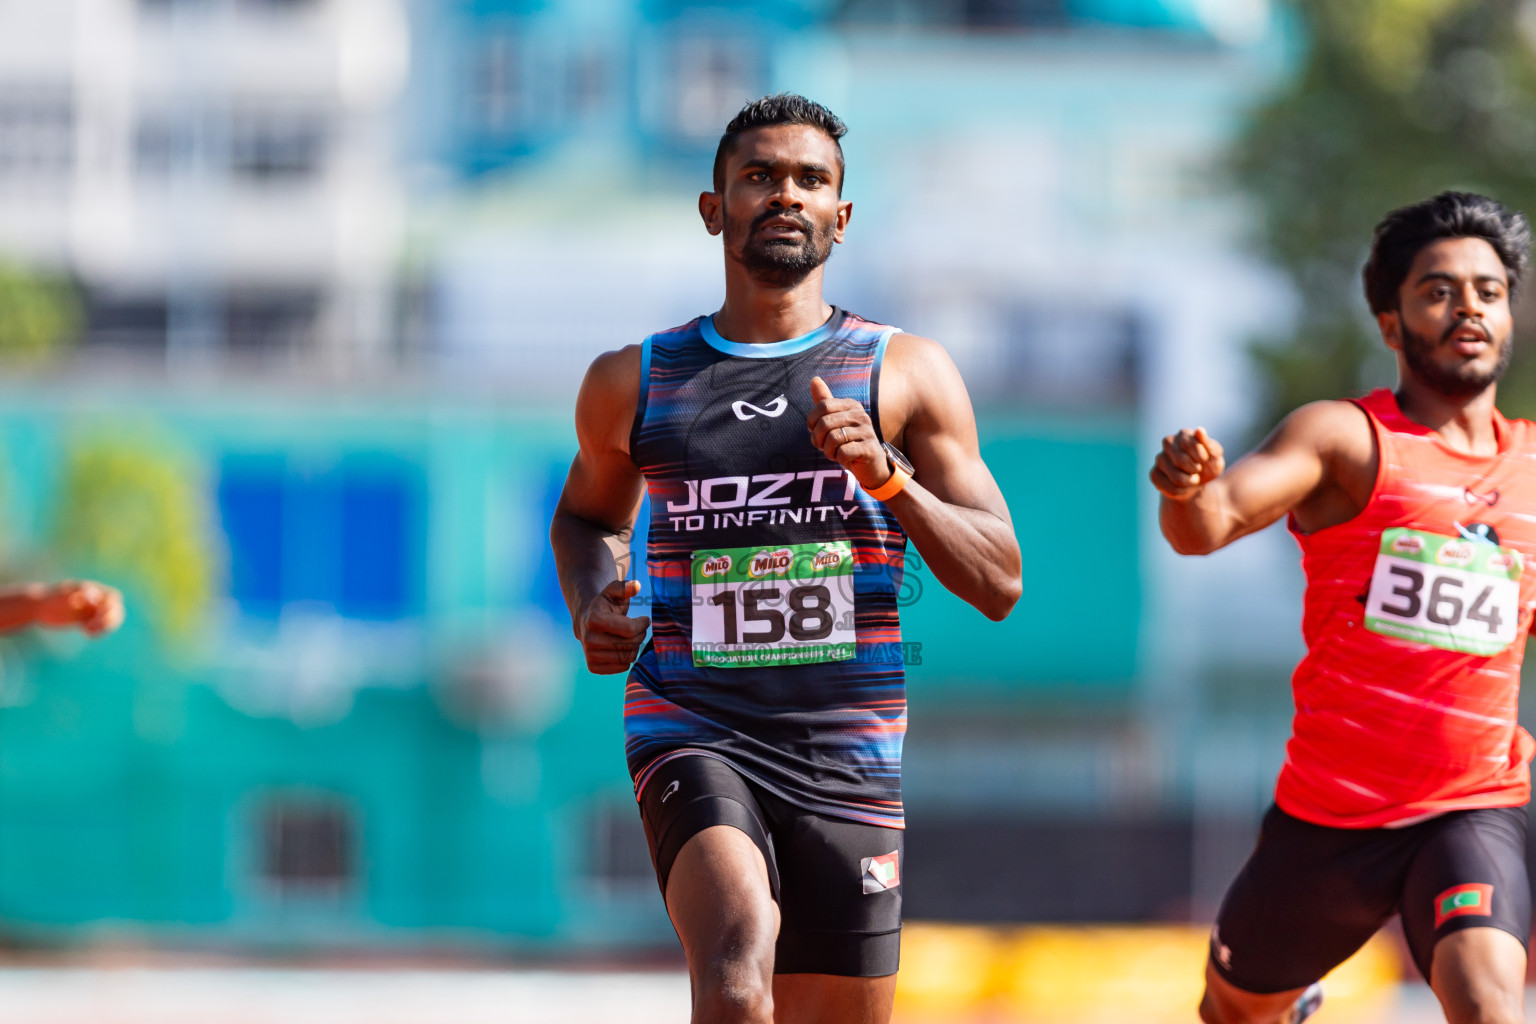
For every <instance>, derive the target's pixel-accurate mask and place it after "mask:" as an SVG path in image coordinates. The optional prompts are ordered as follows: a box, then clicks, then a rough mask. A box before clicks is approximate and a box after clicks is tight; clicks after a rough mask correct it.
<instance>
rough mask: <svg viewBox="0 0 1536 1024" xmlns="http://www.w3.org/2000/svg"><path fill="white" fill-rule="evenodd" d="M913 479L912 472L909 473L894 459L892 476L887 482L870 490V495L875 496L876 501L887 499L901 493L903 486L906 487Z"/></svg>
mask: <svg viewBox="0 0 1536 1024" xmlns="http://www.w3.org/2000/svg"><path fill="white" fill-rule="evenodd" d="M911 479H912V474H911V473H908V472H907V471H906V470H904V469H902V468H901V467H900V466H898V465H897V464H896V463H895V462H894V461H892V462H891V475H890V477H889V478H888V479H887V480H886V481H885V483H883V484H881V485H880V486H879V487H876V488H875V489H874V490H872V491H870V492H869V496H870V497H871V498H874V499H875V500H876V501H886V500H888V499H890V498H894V497H895V496H896V495H898V494H900V493H901V491H902V488H904V487H906V486H907V482H908V481H909V480H911Z"/></svg>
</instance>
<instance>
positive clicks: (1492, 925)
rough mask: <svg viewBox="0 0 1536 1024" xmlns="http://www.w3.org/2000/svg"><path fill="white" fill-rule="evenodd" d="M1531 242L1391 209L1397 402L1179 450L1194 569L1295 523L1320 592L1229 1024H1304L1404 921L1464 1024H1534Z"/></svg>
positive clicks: (1506, 220) (1465, 220) (1313, 597)
mask: <svg viewBox="0 0 1536 1024" xmlns="http://www.w3.org/2000/svg"><path fill="white" fill-rule="evenodd" d="M1529 246H1530V229H1529V226H1528V225H1527V223H1526V219H1525V217H1524V216H1523V215H1521V214H1519V213H1517V212H1514V211H1512V210H1508V209H1506V208H1504V207H1503V206H1501V205H1500V204H1498V203H1496V202H1494V201H1493V200H1491V199H1487V198H1484V197H1482V196H1475V195H1470V194H1467V193H1459V192H1446V193H1442V194H1441V195H1438V196H1436V197H1434V198H1433V199H1430V200H1427V201H1425V202H1422V203H1418V204H1415V205H1413V206H1408V207H1404V208H1402V209H1400V210H1395V211H1393V212H1392V213H1390V214H1388V215H1387V217H1386V218H1385V219H1384V220H1383V221H1382V222H1381V224H1379V225H1378V226H1377V228H1376V234H1375V239H1374V241H1373V244H1372V247H1371V254H1370V258H1369V260H1368V261H1367V263H1366V266H1365V272H1364V279H1365V292H1366V298H1367V300H1368V302H1369V303H1370V307H1371V311H1372V312H1373V313H1374V314H1375V316H1376V322H1377V325H1378V326H1379V328H1380V330H1381V335H1382V339H1383V340H1384V341H1385V342H1386V344H1387V347H1388V348H1390V349H1392V350H1393V351H1394V352H1395V353H1396V355H1397V362H1398V378H1399V386H1398V389H1397V391H1396V392H1390V391H1386V390H1381V391H1377V392H1374V393H1372V394H1370V395H1368V396H1366V397H1365V398H1363V399H1360V400H1358V401H1331V402H1316V403H1313V404H1311V405H1307V406H1303V407H1302V408H1300V409H1297V410H1296V411H1295V412H1293V413H1292V414H1291V415H1290V416H1288V417H1286V419H1285V420H1284V421H1283V422H1282V423H1281V424H1280V425H1279V426H1278V427H1277V428H1275V431H1274V432H1273V433H1272V434H1271V435H1270V436H1269V437H1268V438H1266V439H1265V441H1264V443H1263V444H1261V445H1260V446H1259V447H1258V448H1257V449H1256V450H1255V451H1253V452H1252V453H1250V454H1249V455H1246V456H1244V457H1243V458H1242V459H1241V460H1239V461H1238V462H1237V463H1236V464H1234V465H1233V466H1232V467H1231V469H1227V468H1226V464H1225V461H1224V459H1223V455H1222V449H1221V446H1220V445H1219V444H1217V443H1216V441H1214V440H1213V439H1212V438H1211V437H1210V436H1209V435H1208V434H1207V433H1206V432H1205V431H1204V430H1203V429H1194V430H1183V431H1180V432H1179V433H1177V434H1172V435H1169V436H1168V437H1166V438H1164V439H1163V451H1162V453H1161V454H1159V455H1158V457H1157V460H1156V464H1155V465H1154V467H1153V469H1152V483H1153V484H1154V485H1155V486H1156V487H1157V489H1158V490H1159V491H1160V492H1161V493H1162V502H1161V521H1162V529H1163V535H1164V536H1165V537H1167V538H1168V541H1169V543H1170V544H1172V545H1173V548H1174V549H1175V550H1176V551H1178V552H1179V553H1181V554H1207V553H1209V552H1211V551H1215V550H1216V549H1218V548H1220V547H1223V546H1224V545H1227V544H1230V543H1231V542H1232V541H1234V540H1236V539H1238V538H1239V537H1243V536H1246V535H1247V534H1250V533H1253V532H1255V531H1256V530H1260V529H1263V528H1264V527H1266V526H1268V525H1269V524H1271V523H1273V522H1275V521H1276V520H1277V519H1279V518H1281V517H1282V516H1285V517H1287V518H1288V521H1289V525H1290V528H1291V531H1292V532H1293V533H1294V534H1295V536H1296V538H1297V540H1298V542H1299V543H1300V545H1301V550H1302V566H1303V568H1304V569H1305V571H1306V578H1307V590H1306V605H1305V612H1304V616H1303V623H1302V630H1303V633H1304V635H1305V639H1306V642H1307V655H1306V657H1305V658H1303V659H1302V662H1301V664H1300V665H1299V666H1297V669H1296V673H1295V676H1294V678H1293V681H1292V683H1293V689H1294V694H1295V703H1296V716H1295V721H1294V724H1293V728H1292V736H1291V739H1290V742H1289V743H1288V744H1287V746H1286V760H1285V765H1284V767H1283V768H1282V769H1281V772H1280V779H1279V782H1278V784H1277V786H1276V791H1275V806H1273V807H1272V808H1270V810H1269V812H1268V814H1266V816H1265V818H1264V824H1263V828H1262V830H1261V833H1260V836H1259V842H1258V845H1257V846H1256V848H1255V849H1254V851H1253V854H1252V855H1251V856H1250V857H1249V860H1248V862H1247V864H1245V865H1244V867H1243V869H1242V871H1241V872H1240V873H1239V874H1238V877H1237V878H1236V880H1234V882H1233V883H1232V886H1231V888H1230V889H1228V891H1227V895H1226V898H1225V899H1224V900H1223V902H1222V906H1221V910H1220V912H1219V913H1218V915H1217V919H1216V926H1215V928H1214V929H1213V930H1212V933H1211V952H1210V959H1209V961H1208V963H1207V967H1206V992H1205V997H1204V999H1203V1000H1202V1002H1201V1005H1200V1016H1201V1018H1202V1019H1203V1020H1205V1021H1207V1022H1208V1024H1271V1022H1280V1024H1296V1022H1299V1021H1300V1020H1302V1019H1303V1018H1304V1017H1306V1016H1307V1015H1309V1014H1310V1013H1311V1012H1312V1011H1313V1010H1315V1009H1316V1008H1317V1005H1318V1003H1319V1002H1320V999H1321V992H1320V990H1319V989H1318V987H1317V985H1316V982H1317V981H1318V979H1320V978H1321V977H1322V976H1323V975H1324V974H1326V973H1327V972H1328V971H1329V970H1331V969H1332V968H1333V967H1335V966H1336V965H1338V964H1339V963H1341V962H1343V961H1344V960H1345V959H1347V958H1348V957H1349V956H1350V955H1351V954H1352V953H1354V951H1355V950H1357V949H1358V948H1359V947H1360V946H1361V945H1363V944H1364V943H1365V941H1366V940H1367V939H1369V938H1370V937H1371V935H1372V934H1373V933H1374V932H1375V931H1376V930H1377V929H1378V928H1380V927H1381V926H1382V925H1383V924H1384V923H1385V922H1386V921H1387V920H1388V919H1389V918H1391V916H1392V915H1393V914H1401V916H1402V921H1403V930H1404V933H1405V934H1406V936H1407V939H1408V944H1409V947H1410V949H1411V951H1412V953H1413V957H1414V960H1415V962H1416V963H1417V964H1418V967H1419V969H1420V971H1422V972H1423V975H1424V977H1425V978H1427V979H1428V980H1429V983H1430V986H1431V987H1432V988H1433V989H1434V992H1435V994H1436V996H1438V997H1439V999H1440V1003H1441V1006H1442V1007H1443V1008H1444V1011H1445V1015H1446V1019H1447V1020H1448V1021H1450V1022H1452V1024H1472V1022H1479V1024H1492V1022H1500V1024H1503V1022H1509V1024H1515V1022H1521V1021H1524V1020H1525V1013H1524V1007H1523V996H1524V984H1525V968H1526V943H1527V941H1528V939H1529V937H1530V916H1531V910H1530V904H1531V897H1530V883H1529V880H1528V879H1527V877H1526V869H1525V832H1526V812H1525V805H1526V803H1527V802H1528V800H1529V799H1530V769H1529V761H1530V759H1531V755H1532V752H1533V747H1536V744H1533V741H1532V739H1531V736H1530V735H1529V734H1527V733H1526V732H1525V730H1524V729H1522V728H1521V727H1520V725H1519V723H1518V721H1517V715H1516V712H1517V706H1518V697H1519V686H1520V660H1521V657H1522V655H1523V654H1524V650H1525V640H1526V636H1527V634H1528V632H1529V631H1530V629H1531V621H1532V613H1533V610H1536V564H1533V563H1536V424H1532V423H1529V422H1527V421H1524V420H1507V419H1505V418H1504V417H1503V416H1501V415H1500V414H1499V411H1498V409H1497V408H1495V406H1494V393H1495V389H1496V387H1497V382H1498V379H1499V377H1500V375H1501V374H1502V373H1503V372H1504V369H1505V367H1506V366H1507V365H1508V363H1509V356H1510V352H1511V346H1512V344H1513V319H1512V316H1511V314H1510V297H1511V295H1512V294H1513V292H1514V289H1515V288H1516V286H1517V285H1518V284H1519V281H1520V278H1521V276H1522V274H1523V273H1524V272H1525V270H1526V267H1527V263H1528V250H1529Z"/></svg>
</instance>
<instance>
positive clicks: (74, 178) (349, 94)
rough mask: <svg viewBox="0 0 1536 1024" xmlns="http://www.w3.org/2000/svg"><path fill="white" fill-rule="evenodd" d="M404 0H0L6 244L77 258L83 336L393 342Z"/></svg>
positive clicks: (318, 347) (323, 344)
mask: <svg viewBox="0 0 1536 1024" xmlns="http://www.w3.org/2000/svg"><path fill="white" fill-rule="evenodd" d="M408 63H409V35H408V28H407V22H406V19H405V17H404V13H403V10H402V9H401V6H400V4H399V3H398V0H0V259H12V260H19V261H22V262H24V263H28V264H31V265H36V266H43V267H48V268H51V269H54V270H56V271H60V272H64V273H68V274H71V275H73V276H74V277H75V278H76V279H77V281H78V282H79V283H80V285H81V286H82V290H83V294H84V295H85V297H86V302H87V309H88V313H89V318H90V331H89V334H88V343H87V349H86V352H85V355H86V356H87V357H88V359H87V361H89V357H90V356H91V355H93V354H97V355H100V354H103V353H121V352H134V353H136V354H138V355H139V357H140V360H139V361H142V362H144V363H147V364H149V365H151V366H153V365H156V364H158V363H161V362H162V361H163V362H164V364H165V365H168V366H169V367H170V368H171V369H173V370H180V369H198V368H203V369H207V368H216V367H219V366H221V365H226V366H227V365H228V364H229V363H230V362H232V361H235V362H241V363H243V362H244V361H245V360H244V357H246V356H258V357H270V356H276V357H278V359H279V360H280V361H286V360H295V361H298V362H299V363H301V364H302V365H306V366H320V367H326V368H330V369H332V370H335V371H347V370H351V369H354V368H356V367H358V366H359V365H366V364H368V362H369V361H370V360H374V359H376V358H377V356H378V355H379V353H380V352H381V350H383V349H385V348H386V347H387V346H388V345H389V339H390V338H391V336H392V333H393V332H392V330H391V328H390V321H391V317H390V310H391V308H392V305H391V303H392V300H391V298H390V295H391V289H390V283H391V281H392V277H393V271H394V268H395V265H396V261H397V258H398V253H399V249H400V237H401V227H400V225H401V221H402V214H401V202H402V201H401V198H400V190H399V187H398V185H397V181H396V175H395V170H394V167H395V161H394V148H393V141H392V138H391V121H390V111H391V108H392V105H393V101H394V99H395V97H396V95H397V94H398V92H399V91H400V90H401V89H402V88H403V86H404V84H405V79H406V74H407V70H408V67H407V66H408Z"/></svg>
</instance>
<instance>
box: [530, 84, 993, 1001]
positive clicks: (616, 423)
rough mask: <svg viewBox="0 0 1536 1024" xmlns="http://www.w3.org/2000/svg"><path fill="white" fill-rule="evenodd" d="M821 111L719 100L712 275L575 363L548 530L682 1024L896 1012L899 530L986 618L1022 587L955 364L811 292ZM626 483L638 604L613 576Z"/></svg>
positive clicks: (826, 222)
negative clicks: (614, 679) (608, 699)
mask: <svg viewBox="0 0 1536 1024" xmlns="http://www.w3.org/2000/svg"><path fill="white" fill-rule="evenodd" d="M844 131H845V129H844V127H843V124H842V122H841V121H839V120H838V119H837V118H836V117H835V116H833V115H832V113H831V112H830V111H828V110H827V109H826V108H824V107H822V106H821V105H819V104H816V103H813V102H811V101H809V100H807V99H805V98H803V97H800V96H790V95H781V96H770V97H765V98H764V99H762V100H758V101H757V102H755V103H751V104H749V105H748V106H747V107H745V108H744V109H743V110H742V111H741V113H740V114H738V115H737V117H736V118H735V119H734V120H732V121H731V123H730V125H729V126H727V128H726V131H725V134H724V136H723V137H722V138H721V140H720V145H719V149H718V152H717V155H716V158H715V169H714V179H715V180H714V189H713V191H710V192H705V193H704V194H703V195H702V196H700V198H699V212H700V213H701V214H702V216H703V219H704V224H705V226H706V228H707V229H708V231H709V233H710V234H712V235H719V236H722V241H723V243H724V250H725V281H726V287H725V302H724V304H723V305H722V306H721V307H720V309H719V311H718V312H716V313H715V314H714V315H713V316H701V317H699V318H697V319H695V320H692V321H690V322H689V323H687V324H684V325H683V326H681V327H677V328H674V329H672V330H667V331H661V332H659V333H657V334H653V335H652V336H651V337H649V338H647V339H646V340H645V342H644V344H642V345H637V346H630V347H628V348H624V349H621V350H619V351H617V352H611V353H609V354H607V355H604V356H602V357H600V358H599V359H598V360H597V361H596V362H594V363H593V364H592V368H591V370H590V371H589V372H588V374H587V378H586V380H585V382H584V383H583V384H582V389H581V394H580V396H579V397H578V398H577V407H576V430H577V437H578V440H579V442H580V451H579V453H578V454H577V456H576V460H575V462H574V464H573V465H572V466H571V471H570V476H569V477H568V478H567V480H566V485H565V491H564V493H563V494H562V496H561V499H560V504H559V506H558V508H557V510H556V513H555V521H554V523H553V525H552V527H551V531H550V537H551V542H552V543H553V545H554V549H555V557H556V562H557V565H558V567H559V571H560V579H561V585H562V587H563V589H564V591H565V596H566V601H567V603H568V604H569V605H570V609H571V618H572V622H573V625H574V628H575V632H576V635H577V637H578V638H579V639H580V640H581V642H582V646H583V648H584V649H585V652H586V657H587V664H588V666H589V667H590V668H591V669H592V670H593V671H594V672H605V673H606V672H622V671H625V670H626V669H627V670H629V683H628V687H627V689H626V692H625V702H624V727H625V737H626V753H627V756H628V760H629V768H630V773H631V775H632V776H633V778H634V782H635V794H636V798H637V799H638V801H639V803H640V814H641V820H642V822H643V824H644V826H645V834H646V838H647V839H648V841H649V843H650V849H651V857H652V861H653V863H654V864H655V867H656V876H657V880H658V882H659V883H660V885H661V889H662V895H663V898H664V899H665V902H666V906H667V911H668V913H669V915H670V916H671V918H672V922H673V924H674V925H675V926H676V928H677V933H678V936H679V937H680V938H681V939H682V943H683V949H684V951H685V953H686V954H687V957H688V965H689V974H690V977H691V980H692V986H693V1020H694V1022H695V1024H738V1022H739V1024H748V1022H750V1024H768V1022H769V1021H772V1020H774V1019H775V1018H776V1017H777V1019H779V1020H781V1021H785V1020H792V1021H803V1022H806V1024H820V1022H824V1024H845V1022H847V1024H853V1022H859V1024H883V1022H885V1021H886V1020H888V1019H889V1016H890V1011H891V1001H892V997H893V995H894V992H895V974H896V969H897V958H898V952H899V949H900V929H901V874H902V868H903V862H902V827H903V818H902V806H901V744H902V738H903V736H904V734H905V732H906V714H907V713H906V691H905V686H904V682H903V664H904V650H905V648H904V647H903V643H902V636H901V627H900V623H899V621H898V616H897V606H898V603H899V602H898V598H899V595H901V594H902V593H903V583H902V572H903V562H904V557H905V551H906V545H907V541H908V539H909V538H910V540H911V541H912V542H913V544H914V545H915V546H916V547H917V550H918V552H919V553H920V554H921V555H922V558H923V560H924V561H925V562H926V563H927V565H928V566H929V568H930V569H931V570H932V572H933V574H934V576H935V577H936V578H937V579H938V580H939V582H941V583H942V584H944V586H946V587H947V588H949V589H950V590H951V591H953V592H954V593H955V594H957V595H959V596H960V597H962V598H964V599H965V600H966V601H968V602H970V603H971V604H973V605H975V606H976V607H977V608H978V609H980V610H981V611H982V612H983V613H984V614H986V615H987V616H988V617H989V618H992V619H1001V618H1003V617H1004V616H1006V615H1007V614H1008V612H1009V611H1010V610H1011V609H1012V607H1013V605H1014V602H1015V601H1016V600H1017V599H1018V596H1019V593H1020V589H1021V586H1022V584H1021V578H1020V555H1019V546H1018V543H1017V541H1016V540H1015V539H1014V535H1013V526H1012V522H1011V520H1010V519H1009V515H1008V508H1007V506H1006V504H1005V503H1004V501H1003V497H1002V494H1001V493H1000V492H999V490H998V488H997V484H996V483H995V482H994V481H993V479H992V475H991V473H990V472H989V471H988V470H987V467H986V465H985V464H984V463H983V462H982V460H981V457H980V454H979V448H978V443H977V437H976V424H975V418H974V416H973V415H972V412H971V405H970V400H969V398H968V397H967V395H966V391H965V386H964V384H963V383H962V382H961V380H960V376H959V374H958V373H957V372H956V370H955V366H954V363H953V362H951V360H950V358H949V357H948V355H946V354H945V352H944V350H943V349H942V348H940V347H939V345H938V344H937V343H935V342H933V341H930V340H928V339H926V338H920V337H916V336H913V335H910V334H905V333H902V332H901V331H899V330H898V329H897V328H895V327H890V326H886V325H883V324H878V323H873V322H871V321H868V320H865V319H863V318H861V317H858V316H855V315H854V314H852V313H850V312H847V311H846V310H842V309H838V308H836V307H834V306H830V305H828V304H827V303H826V302H825V301H824V300H823V299H822V292H821V289H822V265H823V264H824V263H825V261H826V259H827V257H828V256H829V255H830V254H831V250H832V246H833V244H835V243H838V242H841V241H842V240H843V233H844V231H845V230H846V228H847V226H848V218H849V216H850V214H851V213H852V204H851V203H850V202H848V201H847V200H845V199H843V198H842V182H843V154H842V147H841V144H840V143H839V141H838V140H839V139H840V138H841V137H842V135H843V133H844ZM644 494H648V495H649V498H650V522H649V524H648V525H649V542H648V546H647V566H646V569H647V573H648V575H649V579H650V598H651V607H650V611H651V615H650V616H649V617H648V618H647V617H644V616H639V615H630V614H629V611H630V608H629V605H630V602H631V600H632V599H634V598H635V597H636V595H637V594H638V593H639V589H640V587H639V583H638V582H636V581H634V580H627V579H626V575H627V573H626V570H627V569H628V564H627V563H628V558H629V542H630V535H631V531H632V529H633V527H634V524H635V520H636V518H637V515H638V512H639V508H640V504H641V498H642V495H644ZM648 627H649V629H650V632H651V639H650V642H649V643H643V642H644V639H645V633H646V631H647V628H648ZM642 644H643V649H642ZM637 654H638V659H637V657H636V656H637ZM631 663H633V664H631Z"/></svg>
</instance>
